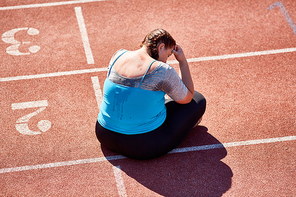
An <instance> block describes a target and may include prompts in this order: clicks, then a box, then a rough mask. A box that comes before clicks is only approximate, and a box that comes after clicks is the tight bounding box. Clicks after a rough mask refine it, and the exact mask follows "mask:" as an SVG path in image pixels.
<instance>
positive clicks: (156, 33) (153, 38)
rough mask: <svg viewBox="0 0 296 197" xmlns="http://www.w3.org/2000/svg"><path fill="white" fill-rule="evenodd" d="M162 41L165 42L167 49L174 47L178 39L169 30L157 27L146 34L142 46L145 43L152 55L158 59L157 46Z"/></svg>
mask: <svg viewBox="0 0 296 197" xmlns="http://www.w3.org/2000/svg"><path fill="white" fill-rule="evenodd" d="M160 43H164V45H165V48H166V49H168V48H173V47H174V46H175V45H176V41H175V40H174V38H173V37H172V36H171V35H170V34H169V32H167V31H166V30H164V29H155V30H153V31H151V32H150V33H148V34H147V35H146V36H145V38H144V40H143V42H142V44H141V45H140V46H141V47H142V46H144V45H145V46H146V47H147V48H148V49H149V51H150V54H151V57H152V58H154V59H158V57H159V56H158V51H157V47H158V45H159V44H160Z"/></svg>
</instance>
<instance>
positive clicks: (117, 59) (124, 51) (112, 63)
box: [107, 50, 128, 77]
mask: <svg viewBox="0 0 296 197" xmlns="http://www.w3.org/2000/svg"><path fill="white" fill-rule="evenodd" d="M126 52H128V51H127V50H125V51H123V52H122V53H121V54H120V55H119V56H118V57H117V58H116V59H115V60H114V62H113V63H112V65H111V66H110V69H109V71H108V75H107V76H108V77H109V75H110V72H111V69H112V67H113V65H114V64H115V62H116V61H117V60H118V58H120V57H121V56H122V55H123V54H125V53H126Z"/></svg>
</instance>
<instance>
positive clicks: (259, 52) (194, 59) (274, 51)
mask: <svg viewBox="0 0 296 197" xmlns="http://www.w3.org/2000/svg"><path fill="white" fill-rule="evenodd" d="M290 52H296V48H286V49H275V50H267V51H257V52H249V53H237V54H228V55H219V56H209V57H198V58H191V59H187V61H188V62H202V61H210V60H223V59H231V58H240V57H252V56H261V55H272V54H278V53H290ZM167 63H168V64H177V63H178V61H177V60H173V61H168V62H167Z"/></svg>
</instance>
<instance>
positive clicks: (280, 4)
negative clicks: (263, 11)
mask: <svg viewBox="0 0 296 197" xmlns="http://www.w3.org/2000/svg"><path fill="white" fill-rule="evenodd" d="M275 7H279V8H280V10H281V12H282V14H283V15H284V17H285V18H286V20H287V22H288V24H289V25H290V27H291V28H292V30H293V32H294V34H295V35H296V25H295V23H294V22H293V20H292V18H291V17H290V15H289V13H288V11H287V10H286V8H285V7H284V5H283V3H282V2H275V3H274V4H272V5H271V6H269V7H268V8H267V9H268V10H272V9H273V8H275Z"/></svg>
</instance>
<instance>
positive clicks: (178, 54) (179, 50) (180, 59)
mask: <svg viewBox="0 0 296 197" xmlns="http://www.w3.org/2000/svg"><path fill="white" fill-rule="evenodd" d="M173 53H174V56H175V58H176V60H177V61H178V62H183V61H187V60H186V57H185V55H184V52H183V50H182V48H181V46H180V45H178V44H176V46H175V48H174V52H173Z"/></svg>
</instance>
